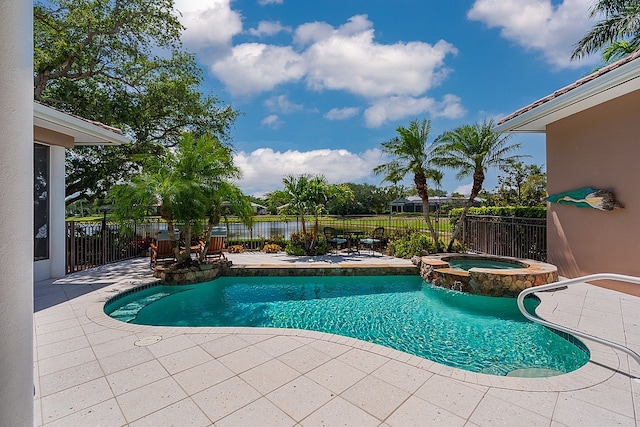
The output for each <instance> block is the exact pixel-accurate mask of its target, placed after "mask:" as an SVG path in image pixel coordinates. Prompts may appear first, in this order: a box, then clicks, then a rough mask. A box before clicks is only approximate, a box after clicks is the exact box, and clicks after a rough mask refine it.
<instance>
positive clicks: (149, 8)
mask: <svg viewBox="0 0 640 427" xmlns="http://www.w3.org/2000/svg"><path fill="white" fill-rule="evenodd" d="M182 30H183V28H182V26H181V25H180V23H179V21H178V20H177V18H176V15H175V12H174V9H173V0H151V1H149V0H119V1H111V0H47V1H44V0H37V1H36V3H35V4H34V97H35V99H36V100H38V101H40V102H43V103H46V104H48V105H51V106H53V107H55V108H58V109H60V110H62V111H65V112H68V113H72V114H76V115H79V116H82V117H86V118H88V119H91V120H96V121H99V122H102V123H104V124H108V125H111V126H115V127H119V128H121V129H123V130H124V131H125V132H126V134H127V135H129V136H130V137H131V138H132V139H133V141H134V143H133V144H130V145H126V146H121V147H107V148H105V147H78V148H75V149H74V150H68V157H67V191H66V192H67V196H68V198H67V201H68V203H71V202H73V201H75V200H78V199H83V198H84V199H87V200H89V201H91V200H94V199H95V198H98V197H101V196H102V194H103V193H104V192H105V191H106V190H107V189H108V188H109V187H110V186H112V185H113V184H114V183H115V182H118V181H120V180H122V179H123V178H126V177H128V176H129V175H130V174H132V173H135V172H136V171H137V170H138V166H139V165H138V164H136V163H134V162H132V160H131V158H132V156H134V155H135V154H139V153H154V154H156V155H159V154H161V153H162V148H161V147H156V146H155V145H156V144H157V143H159V142H160V143H162V144H164V145H175V144H176V143H177V142H178V141H179V139H180V137H181V134H182V132H184V131H185V130H189V131H192V132H193V133H194V134H206V133H213V134H214V135H215V136H216V137H217V138H218V139H219V140H220V141H228V131H229V129H230V126H231V125H232V124H233V122H234V121H235V119H236V117H237V113H236V112H235V111H234V110H232V109H231V108H230V107H228V106H225V105H221V104H220V103H219V101H218V100H217V99H216V98H213V97H210V96H203V95H202V94H201V93H200V92H199V89H198V87H199V86H200V84H201V82H202V71H201V69H200V68H199V67H198V66H197V65H196V62H195V59H194V57H193V55H191V54H189V53H187V52H185V51H183V50H181V44H180V35H181V32H182Z"/></svg>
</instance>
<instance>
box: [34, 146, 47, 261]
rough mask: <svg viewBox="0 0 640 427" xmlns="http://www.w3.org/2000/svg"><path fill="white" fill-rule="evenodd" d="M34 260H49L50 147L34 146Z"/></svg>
mask: <svg viewBox="0 0 640 427" xmlns="http://www.w3.org/2000/svg"><path fill="white" fill-rule="evenodd" d="M33 151H34V156H33V157H34V164H33V184H34V185H33V226H34V241H33V259H34V261H38V260H42V259H49V147H48V146H46V145H41V144H35V145H34V150H33Z"/></svg>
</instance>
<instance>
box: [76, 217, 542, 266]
mask: <svg viewBox="0 0 640 427" xmlns="http://www.w3.org/2000/svg"><path fill="white" fill-rule="evenodd" d="M433 221H434V226H435V228H436V230H437V234H438V237H439V239H441V240H442V241H444V242H448V239H449V236H450V233H451V229H450V227H449V221H448V218H447V217H437V216H434V217H433ZM221 225H224V226H225V227H226V229H227V239H226V244H227V247H230V246H232V245H241V246H242V247H243V248H244V249H245V250H261V249H262V248H263V247H264V245H265V244H266V243H273V242H275V243H281V244H283V243H284V242H285V241H287V240H289V239H290V237H291V234H292V233H294V232H300V231H302V222H301V221H300V220H299V219H297V218H295V217H289V218H286V219H285V218H274V219H273V220H271V221H256V222H254V223H253V224H252V225H251V226H246V225H244V224H242V223H240V222H239V221H231V220H229V221H226V222H224V223H222V224H221ZM314 226H315V223H314V221H313V219H312V218H305V228H306V229H307V230H309V231H310V230H313V228H314ZM324 227H333V228H335V229H336V230H337V231H338V233H344V232H345V231H348V230H357V231H359V232H360V233H361V235H362V236H367V235H370V234H371V233H372V232H373V230H374V229H375V228H376V227H384V234H385V236H386V237H388V238H390V239H393V238H394V237H396V236H398V235H402V234H404V233H406V232H408V231H420V232H428V230H427V227H426V223H425V221H424V218H423V217H422V216H419V215H418V216H397V215H378V216H366V217H360V216H359V217H322V218H321V219H320V221H319V223H318V229H319V230H318V231H319V232H320V233H322V232H323V229H324ZM176 228H177V229H179V230H181V229H182V227H180V225H176ZM162 229H166V224H164V223H162V222H161V221H160V220H158V219H153V220H150V221H146V222H133V221H132V222H130V223H124V224H123V223H115V222H109V221H107V219H106V218H105V219H103V220H102V221H68V222H67V223H66V236H67V242H66V272H67V273H73V272H75V271H80V270H85V269H88V268H92V267H96V266H99V265H103V264H109V263H112V262H116V261H121V260H125V259H129V258H135V257H140V256H146V255H147V251H148V249H149V245H150V243H151V242H152V238H153V237H154V236H155V233H156V232H157V231H159V230H162ZM197 238H198V237H197V236H194V239H196V241H195V243H197ZM463 241H464V244H465V246H466V247H467V249H469V250H472V251H477V252H483V253H487V254H492V255H503V256H513V257H517V258H530V259H535V260H540V261H544V260H546V255H547V240H546V220H545V219H533V218H511V217H494V216H473V215H469V216H467V220H466V221H465V227H464V229H463ZM182 243H183V245H184V244H185V242H182ZM195 243H194V242H191V244H195Z"/></svg>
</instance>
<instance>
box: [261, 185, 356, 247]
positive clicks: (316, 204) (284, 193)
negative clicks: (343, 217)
mask: <svg viewBox="0 0 640 427" xmlns="http://www.w3.org/2000/svg"><path fill="white" fill-rule="evenodd" d="M282 182H283V183H284V190H280V191H277V192H273V193H272V194H271V196H272V197H273V198H277V199H280V200H285V201H287V202H288V210H289V211H291V212H294V213H295V214H296V215H299V216H300V221H301V222H302V236H303V239H304V240H303V241H304V248H303V249H304V251H305V253H306V254H307V255H315V250H316V247H317V243H318V234H319V231H318V227H319V225H318V224H319V219H320V215H322V214H323V213H325V212H327V203H328V202H329V200H337V201H343V200H350V199H352V198H353V193H352V192H351V190H350V189H349V188H348V187H347V186H345V185H335V184H329V183H328V182H327V179H326V178H325V177H324V175H309V174H303V175H298V176H295V175H287V176H285V177H284V178H283V179H282ZM305 215H312V216H313V218H314V225H313V232H312V233H311V239H308V238H307V229H306V225H305V219H304V216H305Z"/></svg>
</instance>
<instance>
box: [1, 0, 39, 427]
mask: <svg viewBox="0 0 640 427" xmlns="http://www.w3.org/2000/svg"><path fill="white" fill-rule="evenodd" d="M32 17H33V3H32V2H30V1H22V0H3V1H2V2H0V40H1V41H2V42H1V43H0V76H1V78H0V94H2V102H0V129H2V132H0V149H1V150H2V155H1V156H0V218H2V220H1V221H0V294H1V295H2V298H0V325H2V326H1V327H0V388H1V391H0V426H32V425H34V418H33V399H34V393H33V392H34V383H33V277H32V271H31V265H32V260H33V188H34V187H33V160H34V157H33V126H32V121H31V117H32V116H33V18H32Z"/></svg>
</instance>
